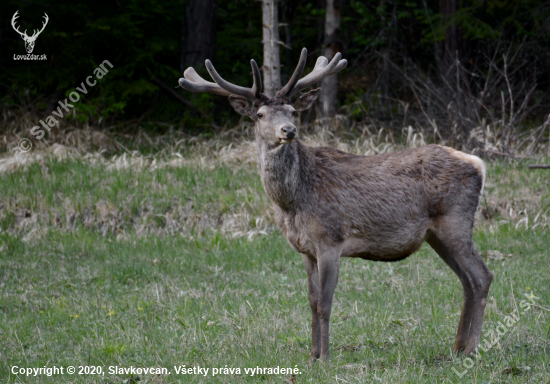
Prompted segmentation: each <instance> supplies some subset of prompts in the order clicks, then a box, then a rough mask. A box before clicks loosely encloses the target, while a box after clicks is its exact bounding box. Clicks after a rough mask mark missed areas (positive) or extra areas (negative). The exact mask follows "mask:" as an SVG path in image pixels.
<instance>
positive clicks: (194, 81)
mask: <svg viewBox="0 0 550 384" xmlns="http://www.w3.org/2000/svg"><path fill="white" fill-rule="evenodd" d="M183 76H184V77H185V78H184V79H183V78H181V79H179V80H178V83H179V85H180V86H181V87H182V88H183V89H186V90H188V91H191V92H208V93H214V94H216V95H221V96H231V93H230V92H228V91H226V90H225V89H223V88H222V87H220V86H219V85H218V84H216V83H212V82H210V81H206V80H204V79H203V78H202V77H201V76H200V75H199V74H198V73H197V72H196V71H195V69H194V68H192V67H189V68H187V69H186V70H185V72H184V73H183Z"/></svg>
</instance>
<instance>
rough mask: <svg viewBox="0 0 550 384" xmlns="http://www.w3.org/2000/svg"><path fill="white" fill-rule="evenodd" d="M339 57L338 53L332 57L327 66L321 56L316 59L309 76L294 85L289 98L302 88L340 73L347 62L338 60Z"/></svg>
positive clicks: (325, 60)
mask: <svg viewBox="0 0 550 384" xmlns="http://www.w3.org/2000/svg"><path fill="white" fill-rule="evenodd" d="M341 57H342V55H341V54H340V52H338V53H337V54H336V55H334V57H333V58H332V60H331V61H330V63H328V64H327V62H328V60H327V59H326V58H325V57H323V56H321V57H319V58H318V59H317V63H316V64H315V68H314V69H313V71H312V72H311V73H310V74H309V75H307V76H305V77H303V78H302V79H300V80H299V81H298V83H296V86H295V87H294V89H292V91H291V92H290V94H289V97H292V96H293V95H295V94H296V93H298V92H300V91H301V90H303V89H304V88H307V87H309V86H311V85H313V84H316V83H318V82H319V81H321V80H323V79H324V78H325V77H327V76H330V75H333V74H335V73H337V72H339V71H341V70H342V69H344V68H345V67H346V65H348V62H347V60H345V59H344V60H340V58H341Z"/></svg>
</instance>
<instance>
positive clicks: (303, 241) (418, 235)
mask: <svg viewBox="0 0 550 384" xmlns="http://www.w3.org/2000/svg"><path fill="white" fill-rule="evenodd" d="M297 144H298V145H297V146H296V148H297V155H298V158H299V163H301V164H302V165H304V164H308V165H309V166H307V167H305V168H306V172H307V170H309V171H311V174H307V175H302V177H301V179H302V180H307V181H308V182H306V183H305V184H306V185H302V187H301V189H302V190H303V191H304V193H303V194H302V196H298V198H297V199H296V200H299V199H303V201H294V202H293V203H294V204H289V206H288V207H285V208H281V207H280V205H276V207H275V209H276V216H275V219H276V222H277V225H278V226H279V228H280V230H281V232H282V233H283V235H284V236H285V237H286V239H287V240H288V242H289V244H290V245H291V246H292V248H293V249H294V250H296V251H297V252H300V253H304V254H306V255H308V256H310V257H313V258H316V255H317V253H318V249H317V248H316V246H317V245H318V244H319V239H323V243H325V244H326V243H327V242H328V243H330V244H331V246H337V247H341V256H342V257H360V258H363V259H367V260H375V261H398V260H402V259H404V258H406V257H408V256H409V255H411V254H412V253H414V252H415V251H417V250H418V249H419V248H420V246H421V245H422V243H423V242H424V241H425V240H426V239H427V237H428V236H429V235H430V232H431V230H433V229H435V228H436V227H437V225H438V221H439V220H440V219H441V218H442V217H445V216H447V215H457V216H460V217H462V218H465V219H468V218H469V220H468V221H469V223H465V225H466V228H464V227H462V228H457V230H460V231H464V230H469V231H471V230H472V227H473V218H474V215H475V211H476V209H477V206H478V202H479V196H480V192H481V189H482V186H483V182H484V180H483V178H484V175H483V172H480V169H479V167H477V168H476V166H475V163H472V162H468V161H465V160H464V159H461V158H459V157H458V156H456V155H455V153H454V152H453V150H452V149H450V148H445V147H440V146H438V145H430V146H426V147H422V148H416V149H410V150H406V151H401V152H397V153H389V154H382V155H376V156H358V155H353V154H350V153H345V152H342V151H339V150H337V149H333V148H327V147H318V148H310V147H307V146H305V145H303V144H302V143H300V142H298V143H297ZM281 156H285V154H283V153H281ZM472 158H473V157H472ZM472 161H473V160H472ZM480 162H481V161H480ZM304 176H305V177H304ZM264 184H265V183H264ZM307 184H309V185H307ZM264 186H265V185H264ZM270 189H271V188H269V186H266V191H268V194H269V190H270ZM272 198H273V197H272ZM293 205H296V207H298V206H299V209H294V207H293Z"/></svg>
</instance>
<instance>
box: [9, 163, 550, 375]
mask: <svg viewBox="0 0 550 384" xmlns="http://www.w3.org/2000/svg"><path fill="white" fill-rule="evenodd" d="M118 160H120V158H119V159H118ZM134 160H135V161H130V160H128V161H125V162H124V161H123V162H122V163H124V164H125V165H124V164H122V163H121V162H120V161H119V163H117V162H116V161H113V162H112V163H108V162H104V161H97V159H95V160H94V158H90V157H88V158H72V159H71V158H69V159H66V160H62V161H58V160H55V159H48V158H46V159H42V160H41V161H37V162H34V163H30V164H29V165H28V166H26V167H21V168H19V169H16V170H14V171H10V172H6V173H3V174H0V381H2V382H6V383H137V382H139V383H177V382H182V383H218V382H219V383H240V382H266V383H479V384H482V383H487V384H489V383H521V384H524V383H537V384H539V383H544V384H547V383H550V321H549V319H550V286H549V281H550V247H549V245H550V234H549V215H550V196H549V194H548V190H549V189H550V173H548V172H547V171H540V170H537V171H530V170H528V169H527V168H526V166H525V165H524V164H517V163H505V162H494V163H491V164H489V172H488V181H487V188H486V196H485V199H484V201H483V202H482V204H481V208H480V213H479V214H478V220H477V224H476V230H475V241H476V244H477V246H478V249H479V250H480V252H481V253H482V254H483V255H484V258H485V259H486V260H487V263H488V265H489V268H491V270H492V271H493V273H494V276H495V277H494V281H493V285H492V286H491V290H490V292H489V303H488V305H487V311H486V316H485V323H484V328H483V329H484V333H485V331H490V330H495V331H496V332H495V334H497V335H498V334H499V333H500V335H499V340H498V342H496V343H495V345H494V346H492V347H491V348H489V349H488V350H487V352H482V353H481V358H480V359H473V360H472V361H469V360H467V359H465V357H464V356H458V357H456V356H454V355H453V354H452V353H451V348H452V346H453V343H454V335H455V332H456V328H457V325H458V319H459V314H460V308H461V304H462V291H461V286H460V283H459V281H458V278H457V277H456V276H455V275H454V274H453V273H452V271H451V270H450V269H449V268H448V267H447V266H446V265H445V264H444V263H443V261H441V260H440V259H439V258H438V257H437V255H436V254H435V253H434V252H433V251H432V250H431V249H430V248H429V247H427V246H426V247H423V248H422V249H421V250H420V251H419V252H418V253H416V254H414V255H413V256H411V257H410V258H408V259H406V260H404V261H402V262H397V263H391V264H385V263H377V262H368V261H363V260H349V259H347V260H344V261H343V263H342V266H341V272H340V280H339V285H338V288H337V291H336V298H335V305H334V308H333V316H332V320H331V324H332V328H331V349H332V361H331V362H330V363H328V364H315V365H314V366H312V367H308V366H307V364H306V362H307V359H308V357H309V346H310V337H311V335H310V332H311V330H310V310H309V304H308V300H307V287H306V274H305V270H304V268H303V266H302V261H301V257H300V256H299V255H298V254H296V253H295V252H294V251H292V250H291V249H290V247H289V246H288V245H287V243H286V241H285V239H284V238H283V237H282V236H281V235H280V233H279V232H278V231H277V230H276V228H275V227H274V225H273V221H272V214H271V210H270V205H271V204H270V202H269V201H268V199H267V197H266V196H265V194H264V192H263V190H262V186H261V183H260V181H259V177H258V176H257V172H256V170H255V167H254V165H253V164H244V165H243V164H241V163H239V162H234V163H224V162H221V161H219V162H216V161H211V162H209V161H206V160H204V159H203V160H204V161H197V162H181V161H180V162H175V163H174V162H173V159H167V160H166V161H165V162H164V163H163V162H162V161H161V160H159V161H151V160H150V159H149V160H147V161H145V162H144V161H141V163H140V161H138V160H139V159H138V160H136V159H134ZM142 160H143V159H142ZM207 160H208V159H207ZM117 164H118V165H120V164H122V165H121V166H117ZM139 164H141V166H139ZM144 164H145V165H144ZM545 172H546V173H545ZM516 311H519V314H518V317H519V319H518V320H517V321H515V322H514V324H510V323H509V318H507V316H508V315H510V314H513V313H514V312H516ZM507 322H508V323H507ZM502 324H504V325H506V324H507V325H508V326H507V327H505V328H502ZM484 339H485V341H486V342H487V343H490V342H491V341H492V340H491V339H490V337H489V336H487V338H484ZM14 366H17V367H18V368H13V367H14ZM54 366H57V367H64V369H65V372H64V374H58V375H53V376H47V374H46V373H40V374H39V375H38V376H32V375H33V374H34V373H31V376H25V375H24V374H13V373H12V371H13V370H15V371H17V372H19V369H21V368H41V367H54ZM69 366H74V367H76V369H77V372H76V374H68V373H67V372H66V370H67V367H69ZM79 366H89V367H101V368H102V370H103V373H104V374H101V372H99V373H100V374H99V375H96V374H82V375H79V374H78V371H79V369H78V367H79ZM182 366H185V369H188V368H190V367H195V368H198V367H201V368H202V369H206V368H208V369H209V371H208V373H207V374H206V376H205V375H204V371H201V374H196V375H195V374H186V375H182V374H181V373H180V374H178V373H177V369H176V367H177V368H178V370H179V369H180V367H182ZM109 367H119V368H130V367H136V368H137V367H139V368H146V367H164V368H167V370H168V372H167V373H169V374H149V373H147V374H145V373H143V372H142V373H131V372H120V371H117V372H114V373H110V372H109ZM256 367H260V368H275V367H281V368H285V369H286V368H291V369H292V370H294V369H296V371H293V372H296V374H294V373H293V374H289V373H287V372H285V373H284V374H269V373H268V372H260V373H258V371H257V370H256V371H254V375H253V376H252V372H251V371H247V372H245V368H256ZM466 367H471V368H466ZM225 368H227V370H225ZM230 368H231V369H233V371H232V372H230V370H229V369H230ZM237 368H239V369H240V374H239V372H238V371H237ZM93 369H94V368H92V371H93ZM95 369H96V373H97V368H95ZM214 369H217V371H214ZM180 372H181V371H180ZM88 373H90V371H88ZM214 373H215V375H214Z"/></svg>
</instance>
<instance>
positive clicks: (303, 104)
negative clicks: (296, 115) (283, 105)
mask: <svg viewBox="0 0 550 384" xmlns="http://www.w3.org/2000/svg"><path fill="white" fill-rule="evenodd" d="M320 94H321V88H317V89H314V90H312V91H309V92H308V93H302V94H301V95H300V96H298V98H297V99H296V100H294V102H293V103H292V106H293V107H294V109H295V110H297V111H298V112H301V111H305V110H306V109H309V108H310V107H311V106H312V105H313V103H314V102H315V100H317V98H318V97H319V95H320Z"/></svg>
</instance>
